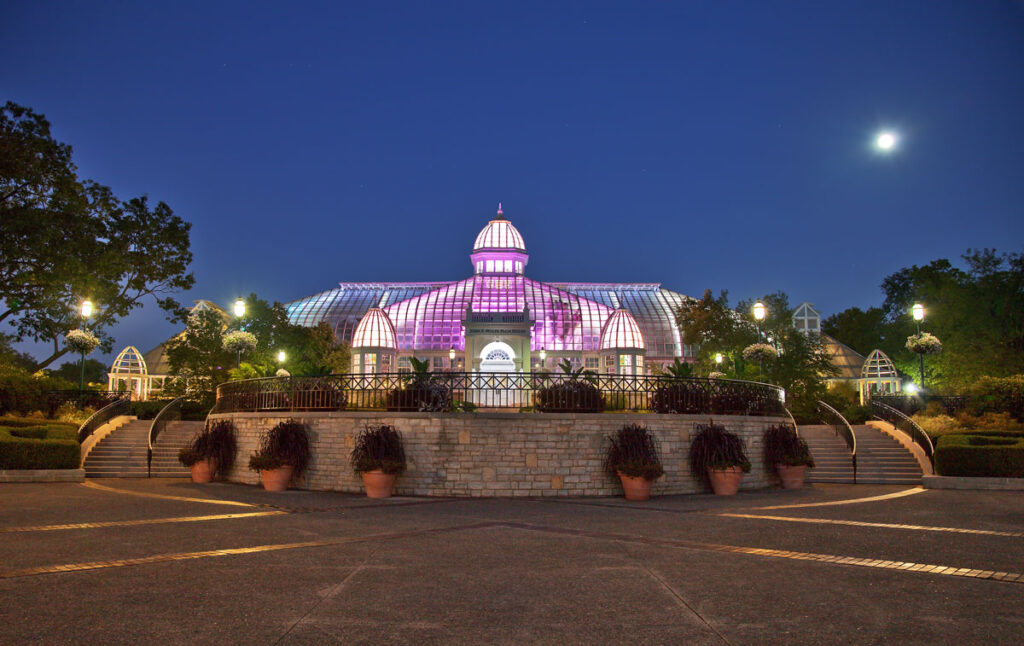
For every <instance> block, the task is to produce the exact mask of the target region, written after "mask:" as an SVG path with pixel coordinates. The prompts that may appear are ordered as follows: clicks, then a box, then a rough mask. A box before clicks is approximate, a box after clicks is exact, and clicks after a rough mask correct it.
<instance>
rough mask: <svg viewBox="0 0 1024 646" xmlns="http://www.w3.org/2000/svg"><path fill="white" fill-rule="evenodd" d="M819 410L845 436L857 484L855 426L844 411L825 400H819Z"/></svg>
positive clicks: (824, 419) (835, 429)
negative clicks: (843, 413) (845, 415)
mask: <svg viewBox="0 0 1024 646" xmlns="http://www.w3.org/2000/svg"><path fill="white" fill-rule="evenodd" d="M818 411H819V412H820V413H821V418H822V421H823V422H825V423H826V424H828V425H829V426H831V427H832V430H833V431H835V433H836V435H838V436H839V437H841V438H843V440H844V441H845V442H846V446H847V448H849V449H850V463H851V464H852V465H853V484H857V435H856V434H855V433H854V432H853V427H852V426H850V422H848V421H847V420H846V418H845V417H843V415H842V413H840V412H839V411H837V410H836V409H834V408H832V407H831V406H829V405H828V404H826V403H825V402H823V401H819V402H818Z"/></svg>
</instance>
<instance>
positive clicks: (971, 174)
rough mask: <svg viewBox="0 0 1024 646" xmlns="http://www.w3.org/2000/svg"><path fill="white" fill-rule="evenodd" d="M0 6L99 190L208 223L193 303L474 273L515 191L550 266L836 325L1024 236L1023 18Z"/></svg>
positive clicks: (751, 11) (518, 212)
mask: <svg viewBox="0 0 1024 646" xmlns="http://www.w3.org/2000/svg"><path fill="white" fill-rule="evenodd" d="M286 4H287V5H288V6H287V7H286ZM3 14H4V18H3V20H2V22H0V60H3V61H4V62H5V64H4V65H2V66H0V94H2V98H3V99H11V100H14V101H16V102H18V103H21V104H24V105H29V106H32V107H33V108H35V109H36V110H38V111H41V112H43V113H44V114H45V115H46V116H47V117H48V118H49V119H50V121H51V122H52V123H53V126H54V132H55V135H56V136H57V137H58V138H59V139H61V140H63V141H66V142H68V143H70V144H71V145H72V146H73V147H74V152H75V161H76V162H77V164H78V166H79V170H80V173H81V174H82V175H83V176H84V177H89V178H93V179H95V180H97V181H99V182H101V183H104V184H108V185H110V186H112V187H113V189H114V190H115V192H116V193H117V194H118V195H120V196H121V197H123V198H128V197H131V196H134V195H138V194H142V193H146V194H148V195H149V196H150V197H151V199H153V200H164V201H166V202H167V203H168V204H170V205H171V207H172V208H173V209H174V210H175V211H176V213H177V214H179V215H180V216H182V217H183V218H185V219H186V220H188V221H191V222H192V223H193V225H194V226H193V230H192V232H193V233H192V248H193V251H194V253H195V263H194V265H193V270H194V271H195V274H196V278H197V285H196V288H195V290H194V291H193V292H192V293H190V294H186V295H183V298H184V299H186V300H190V299H195V298H207V299H210V300H214V301H217V302H219V303H222V304H225V305H226V304H229V303H230V302H231V301H233V299H234V298H235V297H236V296H237V295H239V294H244V293H248V292H250V291H255V292H257V293H258V294H260V295H261V296H264V297H266V298H267V299H271V300H281V301H287V300H292V299H295V298H298V297H300V296H305V295H308V294H312V293H315V292H319V291H322V290H325V289H329V288H331V287H333V286H334V285H335V284H336V283H337V282H338V281H342V280H352V281H358V280H439V279H458V278H463V277H465V276H468V275H470V274H471V268H470V265H469V258H468V255H469V249H470V246H471V244H472V241H473V238H474V237H475V235H476V233H477V231H478V230H479V229H480V228H481V227H483V226H484V224H485V223H486V222H487V220H488V219H489V218H490V217H491V216H492V214H493V212H494V210H495V207H496V204H497V202H498V201H499V200H500V201H502V202H503V203H504V205H505V214H506V216H507V217H508V218H509V219H511V220H512V222H513V223H514V224H515V225H516V226H517V227H518V228H519V230H520V231H521V232H522V234H523V236H524V238H525V239H526V244H527V248H528V250H529V252H530V254H531V261H530V266H529V268H528V270H527V274H528V275H530V276H531V277H534V278H537V279H540V280H576V281H651V282H661V283H662V284H664V285H665V286H666V287H669V288H671V289H675V290H677V291H681V292H683V293H686V294H691V295H695V296H699V295H700V293H701V292H702V291H703V290H704V289H705V288H707V287H710V288H713V289H715V290H716V291H717V290H718V289H723V288H724V289H728V290H729V292H730V295H731V296H732V298H733V299H734V300H735V299H739V298H748V297H753V296H757V295H761V294H764V293H766V292H771V291H775V290H784V291H786V292H787V293H789V295H790V297H791V299H792V301H793V302H794V303H798V302H800V301H802V300H808V301H811V302H813V303H815V304H816V306H817V307H818V308H819V310H820V311H822V312H823V314H826V315H827V314H830V313H834V312H836V311H839V310H842V309H844V308H846V307H849V306H852V305H857V306H861V307H865V306H869V305H872V304H877V303H878V302H879V301H880V299H881V293H880V290H879V288H878V285H879V284H880V282H881V280H882V279H883V278H884V277H885V276H886V275H888V274H890V273H892V272H893V271H895V270H898V269H899V268H901V267H904V266H909V265H910V264H913V263H925V262H928V261H930V260H932V259H934V258H937V257H948V258H956V257H958V256H959V255H960V254H961V253H963V252H964V250H965V249H966V248H967V247H996V248H998V249H999V250H1001V251H1021V250H1022V243H1024V217H1022V212H1024V181H1022V178H1024V118H1022V117H1024V4H1022V3H1020V2H967V1H965V2H959V3H952V2H951V3H939V2H932V1H923V2H891V1H889V2H844V3H820V2H806V3H797V2H775V3H768V2H751V3H740V2H710V1H709V2H680V3H660V2H659V3H653V2H629V3H626V2H623V3H615V4H598V3H594V2H586V3H565V2H554V3H552V2H542V3H531V4H527V3H520V2H515V3H493V2H465V3H446V2H429V3H427V2H419V3H408V4H407V3H390V2H389V3H383V2H380V3H354V2H348V3H323V4H310V3H281V2H273V3H271V2H244V3H242V2H239V3H197V4H196V5H194V6H187V5H185V4H184V3H180V2H173V3H165V4H164V3H157V2H145V3H138V2H124V3H112V2H110V3H106V2H89V3H66V2H26V1H20V2H18V1H16V2H8V3H5V5H4V10H3ZM883 127H887V128H893V129H895V130H897V131H898V132H899V133H900V135H901V137H902V141H901V145H900V148H899V150H898V151H897V152H896V153H895V154H892V155H889V156H881V155H878V154H876V153H875V152H874V151H873V150H872V147H871V141H872V137H873V135H874V133H875V132H876V131H877V130H878V129H880V128H883ZM173 331H174V327H173V326H171V325H170V324H168V323H166V322H165V321H164V320H163V317H162V315H161V314H160V312H159V310H157V309H156V308H155V306H150V307H147V308H146V310H145V311H141V312H136V313H135V314H133V315H132V316H131V317H130V318H129V319H128V320H126V321H124V322H123V323H122V324H121V325H119V326H118V327H117V328H115V330H114V332H115V336H116V337H117V341H118V346H119V347H120V346H123V345H125V344H129V343H130V344H135V345H137V346H139V347H140V348H141V349H142V350H143V351H145V350H148V349H149V348H150V347H152V346H154V345H155V344H157V343H159V342H160V341H162V340H163V339H165V338H166V337H167V336H169V335H170V334H171V333H172V332H173Z"/></svg>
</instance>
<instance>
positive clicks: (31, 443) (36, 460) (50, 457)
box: [0, 420, 81, 469]
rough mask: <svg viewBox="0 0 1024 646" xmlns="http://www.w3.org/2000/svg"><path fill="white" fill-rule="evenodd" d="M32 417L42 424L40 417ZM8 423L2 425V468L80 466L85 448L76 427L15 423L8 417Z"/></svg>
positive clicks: (0, 427) (0, 429)
mask: <svg viewBox="0 0 1024 646" xmlns="http://www.w3.org/2000/svg"><path fill="white" fill-rule="evenodd" d="M28 421H29V422H35V423H36V424H38V420H28ZM4 424H5V425H4V426H0V469H77V468H78V466H79V463H80V462H81V448H80V446H79V444H78V441H77V440H75V439H74V433H75V430H74V429H68V428H66V427H62V426H38V425H29V424H22V425H19V426H17V427H12V426H10V425H8V424H7V423H6V420H5V421H4ZM51 433H53V434H54V435H55V436H56V437H52V436H51V435H50V434H51ZM15 434H17V435H15ZM68 435H70V436H71V437H68Z"/></svg>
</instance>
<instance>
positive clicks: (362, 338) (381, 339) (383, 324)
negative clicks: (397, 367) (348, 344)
mask: <svg viewBox="0 0 1024 646" xmlns="http://www.w3.org/2000/svg"><path fill="white" fill-rule="evenodd" d="M352 347H353V348H397V347H398V345H397V342H396V341H395V326H394V325H392V324H391V320H390V319H389V318H388V315H387V314H385V313H384V310H382V309H380V308H379V307H371V308H370V311H369V312H367V313H366V316H364V317H363V318H362V320H361V321H359V325H358V326H356V331H355V332H354V333H353V334H352Z"/></svg>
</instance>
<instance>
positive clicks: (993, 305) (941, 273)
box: [822, 249, 1024, 391]
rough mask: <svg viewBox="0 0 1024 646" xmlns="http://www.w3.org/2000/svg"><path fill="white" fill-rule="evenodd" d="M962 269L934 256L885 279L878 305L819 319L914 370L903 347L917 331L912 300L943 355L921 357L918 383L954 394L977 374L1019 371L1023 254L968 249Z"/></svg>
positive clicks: (1023, 367)
mask: <svg viewBox="0 0 1024 646" xmlns="http://www.w3.org/2000/svg"><path fill="white" fill-rule="evenodd" d="M961 258H962V260H963V268H960V267H956V266H954V265H953V263H951V262H950V261H949V260H946V259H938V260H934V261H932V262H930V263H928V264H927V265H924V266H921V267H918V266H917V265H914V266H911V267H906V268H903V269H901V270H899V271H897V272H895V273H893V274H892V275H890V276H888V277H886V278H885V280H884V281H883V282H882V292H883V294H884V296H885V298H884V301H883V302H882V304H881V306H880V307H877V308H876V307H872V308H870V309H868V310H867V311H866V312H862V311H861V310H859V309H857V308H850V309H848V310H846V311H844V312H840V313H839V314H836V315H833V316H830V317H829V318H828V319H826V320H825V321H824V323H823V324H822V329H823V331H824V332H825V333H826V334H829V335H831V336H834V337H835V338H837V339H838V340H840V341H842V342H843V343H846V344H847V345H849V346H850V347H852V348H854V349H855V350H857V351H858V352H860V353H862V354H867V353H868V352H870V351H871V350H872V349H874V348H880V349H881V350H882V351H884V352H885V353H886V354H888V355H889V357H890V358H892V360H893V362H894V363H895V364H896V367H897V368H898V369H899V370H900V371H901V372H904V373H906V374H911V375H916V374H917V370H918V357H917V355H915V354H914V353H913V352H911V351H910V350H908V349H907V347H906V343H907V338H908V337H909V336H911V335H913V334H915V333H916V331H917V326H916V325H915V323H914V321H913V319H912V318H911V316H910V310H911V307H912V306H913V305H914V303H921V304H922V305H924V307H925V319H924V321H923V322H922V323H921V329H922V331H924V332H929V333H931V334H934V335H935V336H937V337H938V338H939V339H940V340H941V341H942V348H943V349H942V353H941V354H936V355H932V356H929V357H927V358H926V359H925V381H926V383H927V384H929V385H934V386H936V387H937V388H939V389H940V390H947V391H959V390H963V389H964V388H966V387H967V386H969V385H970V384H971V383H974V382H975V381H977V380H978V379H979V378H980V377H982V376H984V375H990V376H995V377H1004V376H1009V375H1014V374H1020V373H1022V372H1024V254H1020V253H1011V254H999V253H997V252H996V251H995V250H994V249H968V250H967V252H966V253H965V254H964V255H963V256H961Z"/></svg>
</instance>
